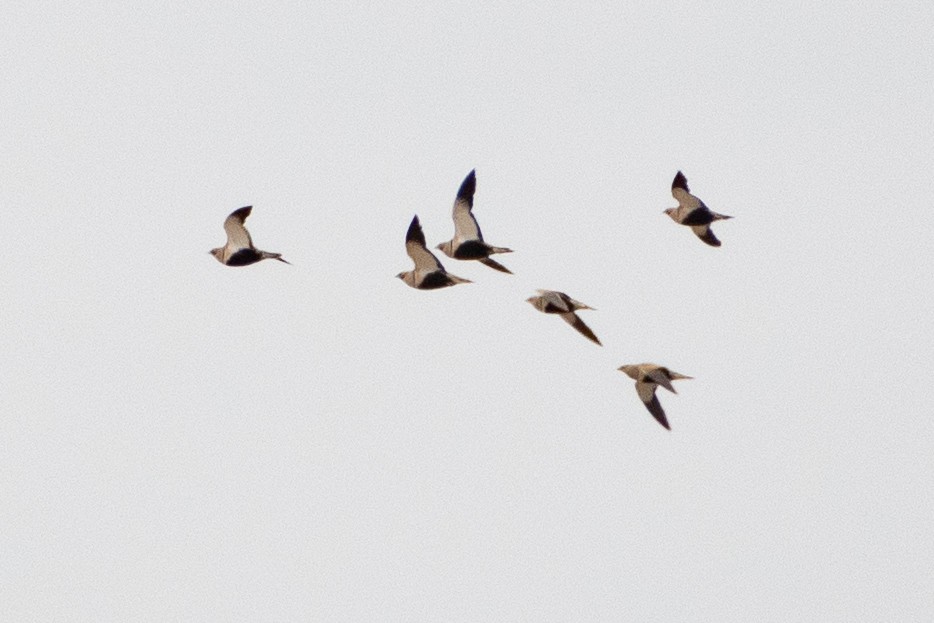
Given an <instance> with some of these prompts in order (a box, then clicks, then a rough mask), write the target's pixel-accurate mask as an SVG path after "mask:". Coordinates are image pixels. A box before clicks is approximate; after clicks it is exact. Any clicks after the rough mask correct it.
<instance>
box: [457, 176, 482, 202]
mask: <svg viewBox="0 0 934 623" xmlns="http://www.w3.org/2000/svg"><path fill="white" fill-rule="evenodd" d="M476 191H477V170H476V169H471V170H470V173H468V174H467V177H465V178H464V181H463V182H461V187H460V188H458V189H457V198H458V199H464V200H467V201H469V202H470V203H471V205H472V204H473V195H474V193H475V192H476Z"/></svg>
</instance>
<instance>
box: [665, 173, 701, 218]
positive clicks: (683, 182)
mask: <svg viewBox="0 0 934 623" xmlns="http://www.w3.org/2000/svg"><path fill="white" fill-rule="evenodd" d="M671 196H672V197H674V198H675V199H677V200H678V206H679V207H680V208H681V211H683V212H690V211H691V210H694V209H695V208H698V207H700V206H702V205H703V202H701V200H700V199H698V198H697V197H695V196H694V195H692V194H691V191H690V189H689V188H688V178H686V177H684V173H682V172H681V171H678V174H677V175H675V179H674V180H673V181H672V182H671Z"/></svg>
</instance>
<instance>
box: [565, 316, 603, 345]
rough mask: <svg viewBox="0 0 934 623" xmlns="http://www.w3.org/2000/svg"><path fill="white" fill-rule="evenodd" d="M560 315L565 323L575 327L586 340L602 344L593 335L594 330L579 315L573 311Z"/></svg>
mask: <svg viewBox="0 0 934 623" xmlns="http://www.w3.org/2000/svg"><path fill="white" fill-rule="evenodd" d="M561 317H562V318H564V321H565V322H566V323H568V324H569V325H571V326H572V327H574V328H575V329H577V332H578V333H580V334H581V335H583V336H584V337H586V338H587V339H588V340H590V341H591V342H593V343H594V344H596V345H597V346H603V344H601V343H600V340H599V339H597V336H596V335H594V332H593V331H591V330H590V327H588V326H587V325H586V324H584V321H583V320H581V319H580V316H578V315H577V314H575V313H574V312H568V313H565V314H561Z"/></svg>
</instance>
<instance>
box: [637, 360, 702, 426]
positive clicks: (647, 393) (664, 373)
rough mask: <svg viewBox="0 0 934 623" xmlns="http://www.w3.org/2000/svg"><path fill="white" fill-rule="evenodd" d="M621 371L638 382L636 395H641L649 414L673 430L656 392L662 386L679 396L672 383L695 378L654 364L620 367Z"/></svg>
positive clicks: (640, 397)
mask: <svg viewBox="0 0 934 623" xmlns="http://www.w3.org/2000/svg"><path fill="white" fill-rule="evenodd" d="M619 371H620V372H624V373H625V374H626V375H627V376H628V377H629V378H631V379H633V380H634V381H635V382H636V393H637V394H639V399H640V400H641V401H642V403H643V404H644V405H645V408H646V409H648V410H649V413H651V414H652V417H654V418H655V420H656V421H657V422H658V423H659V424H661V425H662V426H664V427H665V428H666V429H668V430H671V426H669V425H668V418H667V417H666V416H665V410H664V409H662V404H661V403H660V402H659V401H658V396H656V395H655V390H656V389H657V388H658V386H659V385H661V386H662V387H664V388H665V389H667V390H668V391H670V392H671V393H673V394H677V393H678V392H677V391H675V388H674V386H673V385H672V384H671V381H676V380H679V379H691V378H693V377H690V376H685V375H683V374H679V373H677V372H673V371H671V370H669V369H668V368H666V367H664V366H660V365H657V364H654V363H637V364H629V365H625V366H620V367H619Z"/></svg>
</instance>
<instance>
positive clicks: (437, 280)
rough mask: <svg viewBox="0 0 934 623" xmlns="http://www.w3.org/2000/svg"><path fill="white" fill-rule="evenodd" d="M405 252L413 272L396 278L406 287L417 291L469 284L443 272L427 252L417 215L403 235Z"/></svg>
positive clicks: (433, 257)
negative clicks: (412, 266)
mask: <svg viewBox="0 0 934 623" xmlns="http://www.w3.org/2000/svg"><path fill="white" fill-rule="evenodd" d="M405 252H406V253H407V254H408V255H409V257H410V258H412V261H413V262H414V263H415V270H410V271H406V272H401V273H399V274H398V275H396V277H398V278H399V279H401V280H402V281H404V282H405V283H406V285H408V286H411V287H413V288H415V289H417V290H437V289H438V288H447V287H449V286H455V285H457V284H459V283H470V280H469V279H463V278H461V277H457V276H456V275H452V274H450V273H449V272H447V271H446V270H444V266H442V265H441V262H439V261H438V258H436V257H435V256H434V254H433V253H432V252H431V251H429V250H428V247H427V246H426V245H425V234H424V232H423V231H422V226H421V223H419V221H418V215H415V217H414V218H413V219H412V222H411V223H410V224H409V229H408V231H407V232H406V234H405Z"/></svg>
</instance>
